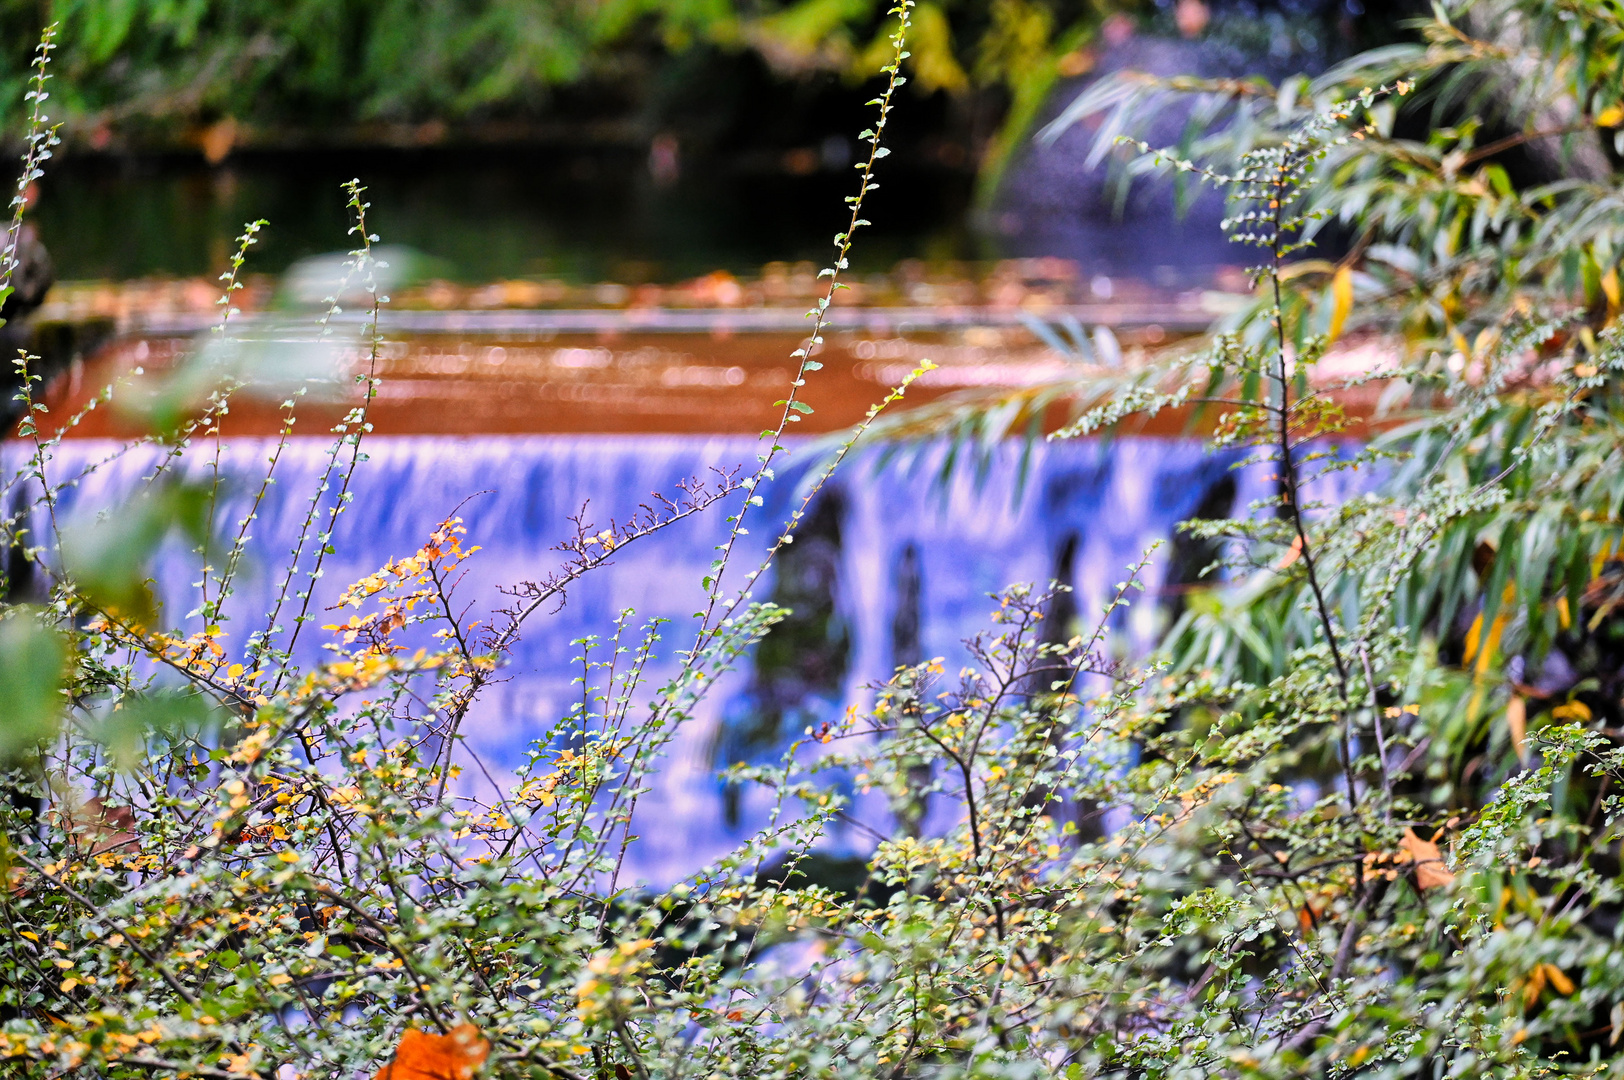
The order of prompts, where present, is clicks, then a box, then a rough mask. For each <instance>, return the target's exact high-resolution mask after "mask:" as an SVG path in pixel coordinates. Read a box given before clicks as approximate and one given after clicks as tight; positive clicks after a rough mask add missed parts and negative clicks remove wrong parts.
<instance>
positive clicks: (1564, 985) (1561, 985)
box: [1545, 964, 1573, 997]
mask: <svg viewBox="0 0 1624 1080" xmlns="http://www.w3.org/2000/svg"><path fill="white" fill-rule="evenodd" d="M1545 978H1546V980H1547V981H1548V982H1549V983H1550V984H1551V989H1552V990H1555V991H1556V992H1557V993H1558V994H1561V995H1562V996H1563V997H1567V996H1568V995H1569V994H1571V993H1573V980H1572V979H1570V978H1568V976H1567V973H1566V972H1564V971H1563V970H1562V969H1561V968H1559V967H1557V966H1556V965H1555V964H1546V965H1545Z"/></svg>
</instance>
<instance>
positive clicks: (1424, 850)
mask: <svg viewBox="0 0 1624 1080" xmlns="http://www.w3.org/2000/svg"><path fill="white" fill-rule="evenodd" d="M1398 846H1399V850H1400V851H1401V852H1402V854H1403V855H1407V856H1409V860H1408V861H1410V862H1413V863H1415V883H1416V885H1418V886H1419V887H1421V888H1422V889H1440V888H1446V887H1448V886H1450V885H1453V884H1454V883H1455V875H1454V874H1453V873H1451V872H1450V870H1449V867H1447V866H1445V865H1444V857H1443V854H1442V853H1441V852H1439V850H1438V845H1437V844H1436V843H1434V842H1433V841H1431V840H1423V839H1421V838H1420V837H1419V836H1417V835H1416V834H1415V830H1414V829H1405V830H1404V838H1403V839H1402V840H1400V841H1399V842H1398Z"/></svg>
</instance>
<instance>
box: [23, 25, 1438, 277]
mask: <svg viewBox="0 0 1624 1080" xmlns="http://www.w3.org/2000/svg"><path fill="white" fill-rule="evenodd" d="M1418 2H1419V0H924V2H922V3H920V4H919V6H918V8H917V13H916V15H915V20H914V30H913V34H912V37H911V39H910V42H909V49H910V51H911V53H912V56H911V58H910V60H909V68H910V70H909V75H910V77H911V79H912V87H911V93H910V94H909V96H908V99H907V100H906V101H905V102H904V103H903V108H902V109H901V110H900V111H899V114H898V118H897V121H896V125H895V127H894V130H893V132H892V133H891V135H892V139H891V142H892V145H893V148H894V150H895V152H896V157H894V158H893V160H892V161H891V162H888V167H889V171H890V173H891V176H890V177H889V178H888V179H889V182H890V186H889V187H888V188H887V189H886V190H884V191H882V192H881V194H880V195H879V197H878V198H877V199H876V203H875V206H874V210H875V214H874V215H873V217H874V220H875V221H876V222H877V223H878V225H879V228H878V230H877V232H876V235H875V237H874V239H872V240H871V241H870V242H869V243H868V244H867V245H866V246H865V247H864V248H863V249H862V250H861V251H860V252H859V255H858V258H859V260H861V262H862V263H864V264H866V265H869V266H889V265H890V264H891V263H894V262H895V261H896V260H897V259H899V258H903V257H917V258H926V259H951V258H977V257H991V256H996V255H999V254H1003V253H1004V252H1003V251H1001V250H1000V247H999V241H998V239H997V233H998V230H997V228H995V227H992V225H991V224H990V223H992V222H993V220H994V218H995V216H996V215H995V214H994V209H995V208H996V206H997V203H998V200H999V193H1000V190H1001V187H1002V186H1003V182H1004V181H1005V179H1006V177H1007V175H1008V173H1009V171H1010V170H1011V169H1017V170H1018V169H1019V167H1020V157H1021V153H1022V151H1023V148H1024V147H1025V146H1027V145H1028V143H1029V136H1030V134H1031V132H1032V131H1033V129H1034V125H1035V123H1036V122H1037V121H1039V120H1040V119H1041V118H1042V117H1043V115H1044V114H1045V111H1046V110H1048V111H1051V112H1052V111H1053V107H1054V102H1055V101H1056V99H1057V98H1058V97H1061V96H1063V95H1064V91H1065V89H1066V88H1067V87H1068V86H1069V85H1070V84H1074V83H1079V82H1081V81H1084V80H1086V79H1088V78H1089V77H1090V75H1091V74H1092V73H1095V72H1096V71H1097V70H1099V69H1100V68H1101V67H1102V66H1106V65H1108V64H1109V62H1110V57H1111V54H1112V52H1113V49H1116V48H1118V47H1119V46H1120V45H1121V43H1122V41H1123V40H1124V39H1125V38H1128V37H1136V38H1137V39H1138V40H1141V41H1143V40H1162V41H1168V42H1173V43H1178V44H1179V45H1180V46H1184V47H1187V48H1193V49H1195V50H1198V52H1188V51H1187V52H1185V53H1178V54H1170V55H1173V56H1174V58H1173V59H1172V60H1171V61H1169V62H1171V63H1174V64H1178V63H1187V64H1189V65H1191V66H1198V67H1199V66H1205V67H1208V68H1210V67H1211V66H1212V64H1213V63H1216V64H1217V66H1218V68H1220V69H1222V70H1224V71H1226V72H1244V71H1248V70H1253V69H1259V70H1261V69H1268V70H1269V71H1271V72H1272V73H1275V74H1278V73H1279V72H1281V71H1284V70H1287V69H1292V70H1295V69H1300V68H1309V69H1314V68H1323V67H1324V66H1325V65H1326V64H1328V63H1331V62H1334V61H1335V60H1336V59H1339V58H1341V57H1343V56H1346V55H1349V54H1350V53H1352V52H1353V51H1355V50H1357V49H1359V48H1363V47H1367V46H1369V45H1371V44H1375V43H1379V42H1381V41H1384V40H1388V39H1390V38H1391V37H1392V36H1394V35H1395V34H1400V33H1403V30H1402V27H1401V25H1400V24H1401V20H1402V17H1403V16H1404V15H1405V14H1406V13H1407V12H1408V11H1409V10H1410V9H1411V8H1414V7H1416V6H1417V3H1418ZM884 11H885V5H884V4H882V3H880V2H878V0H794V2H789V3H777V2H772V0H47V2H44V3H41V2H39V0H0V33H3V38H0V40H3V41H4V42H5V43H6V44H5V47H4V54H3V56H0V101H3V102H4V106H3V107H4V110H5V111H4V113H3V117H4V121H5V129H6V131H8V132H9V133H11V134H12V136H13V137H15V135H16V132H17V131H18V128H19V123H18V122H19V120H20V118H21V99H22V91H23V81H24V78H25V76H26V68H27V61H28V56H29V52H30V49H31V47H32V44H33V42H34V41H35V40H36V39H37V36H38V31H39V28H40V26H41V24H42V23H44V22H47V21H55V22H58V23H59V24H60V34H59V42H60V48H59V50H58V52H57V54H56V62H55V66H54V75H55V77H54V80H53V82H52V87H51V89H52V91H53V97H52V101H51V107H52V108H51V111H52V116H53V119H55V120H61V121H64V122H65V127H64V147H63V153H62V155H61V157H62V160H61V161H59V162H57V163H56V164H55V165H54V166H53V169H54V175H53V177H52V178H51V180H50V182H49V185H48V188H47V190H46V192H45V196H46V197H45V198H43V199H42V201H41V203H40V205H39V207H38V211H37V216H36V220H38V221H39V222H40V224H41V228H42V231H43V235H44V238H45V239H46V242H47V244H48V246H49V247H50V248H51V250H52V252H53V254H54V256H55V258H56V262H57V267H58V272H59V275H60V276H62V277H64V278H127V277H133V276H140V275H146V274H154V273H162V274H195V273H205V272H210V271H217V270H218V269H219V268H220V267H221V266H222V265H223V261H224V258H225V252H226V250H227V249H228V247H229V243H230V240H231V238H232V237H233V236H235V234H236V232H237V231H238V230H239V228H240V226H241V223H242V222H243V221H244V220H247V219H249V218H253V217H259V216H265V217H268V218H269V219H270V220H271V228H270V229H269V230H268V232H267V233H266V237H265V243H264V246H263V248H262V249H261V250H260V251H259V252H258V253H257V254H256V261H257V265H258V266H259V267H260V268H262V269H269V270H275V269H279V268H280V267H282V266H285V265H286V264H287V263H289V262H291V261H293V260H294V259H296V258H298V257H300V256H302V255H305V254H310V253H311V252H313V251H324V250H330V249H331V248H333V247H334V246H335V243H336V241H335V238H337V237H341V236H342V232H341V227H342V224H343V220H344V218H343V205H342V200H341V199H339V198H338V196H337V184H338V183H339V182H340V181H341V180H344V179H347V178H349V177H350V176H355V175H360V176H363V177H364V178H365V179H366V180H367V181H368V183H369V184H371V185H372V186H373V197H374V201H375V203H376V204H377V214H376V219H377V221H378V225H379V228H380V229H381V230H382V231H384V232H385V233H386V234H387V235H388V237H389V239H391V240H398V241H400V242H402V243H407V244H411V245H413V246H416V247H419V248H421V249H422V250H424V251H427V252H429V253H430V254H432V255H435V256H437V257H439V258H440V259H442V260H444V262H445V266H446V273H447V275H448V276H452V277H458V278H463V279H470V280H471V279H489V278H492V277H500V276H511V275H522V274H552V275H558V276H563V277H568V278H574V279H591V278H602V277H615V278H618V279H621V280H628V279H633V280H634V279H637V278H639V277H649V278H652V279H665V280H669V279H673V278H677V277H681V276H683V275H686V274H691V273H697V272H702V271H704V270H709V269H714V268H725V269H731V270H736V271H742V270H750V269H753V268H755V267H758V266H760V265H761V263H763V262H765V261H768V260H770V259H784V258H790V259H793V258H805V257H817V256H821V255H822V254H823V249H824V248H825V247H826V241H827V237H828V235H829V234H830V233H832V232H833V231H834V226H835V224H836V222H837V220H838V218H839V211H840V202H839V196H840V194H841V193H843V185H844V183H845V180H846V176H847V172H848V170H847V166H848V165H849V163H850V161H851V158H852V155H853V153H854V151H855V146H856V143H855V140H854V136H855V134H856V132H857V131H858V130H860V129H861V128H862V127H864V126H866V124H867V119H868V118H867V113H866V110H865V108H864V103H865V102H866V101H867V100H868V98H869V97H871V96H872V94H873V92H874V85H875V83H874V75H875V73H876V72H877V69H878V68H879V66H880V64H881V63H882V58H881V56H880V52H881V51H882V49H883V39H884V35H885V33H886V29H887V27H886V25H885V19H884ZM1180 57H1182V58H1184V59H1182V60H1181V59H1180ZM1209 61H1211V62H1209ZM1021 253H1022V254H1030V253H1033V252H1029V251H1023V252H1021ZM1039 253H1041V252H1039ZM1058 253H1060V254H1066V252H1058Z"/></svg>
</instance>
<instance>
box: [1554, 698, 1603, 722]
mask: <svg viewBox="0 0 1624 1080" xmlns="http://www.w3.org/2000/svg"><path fill="white" fill-rule="evenodd" d="M1551 715H1552V716H1553V717H1555V718H1556V719H1558V720H1589V719H1591V717H1592V715H1593V714H1592V713H1591V711H1590V706H1589V705H1586V704H1585V703H1584V702H1582V701H1570V702H1568V703H1567V704H1566V705H1558V706H1557V707H1556V708H1554V709H1552V710H1551Z"/></svg>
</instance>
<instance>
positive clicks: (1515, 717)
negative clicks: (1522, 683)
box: [1506, 694, 1528, 765]
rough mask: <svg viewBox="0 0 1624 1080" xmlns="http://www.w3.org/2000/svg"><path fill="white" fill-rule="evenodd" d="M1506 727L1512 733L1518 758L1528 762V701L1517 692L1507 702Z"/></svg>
mask: <svg viewBox="0 0 1624 1080" xmlns="http://www.w3.org/2000/svg"><path fill="white" fill-rule="evenodd" d="M1506 729H1507V730H1508V731H1509V732H1510V734H1511V748H1512V749H1513V750H1515V751H1517V760H1518V761H1520V762H1522V763H1523V764H1524V765H1527V764H1528V703H1527V702H1525V701H1524V700H1523V699H1522V698H1521V696H1519V695H1517V694H1512V695H1511V700H1510V701H1508V702H1506Z"/></svg>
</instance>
